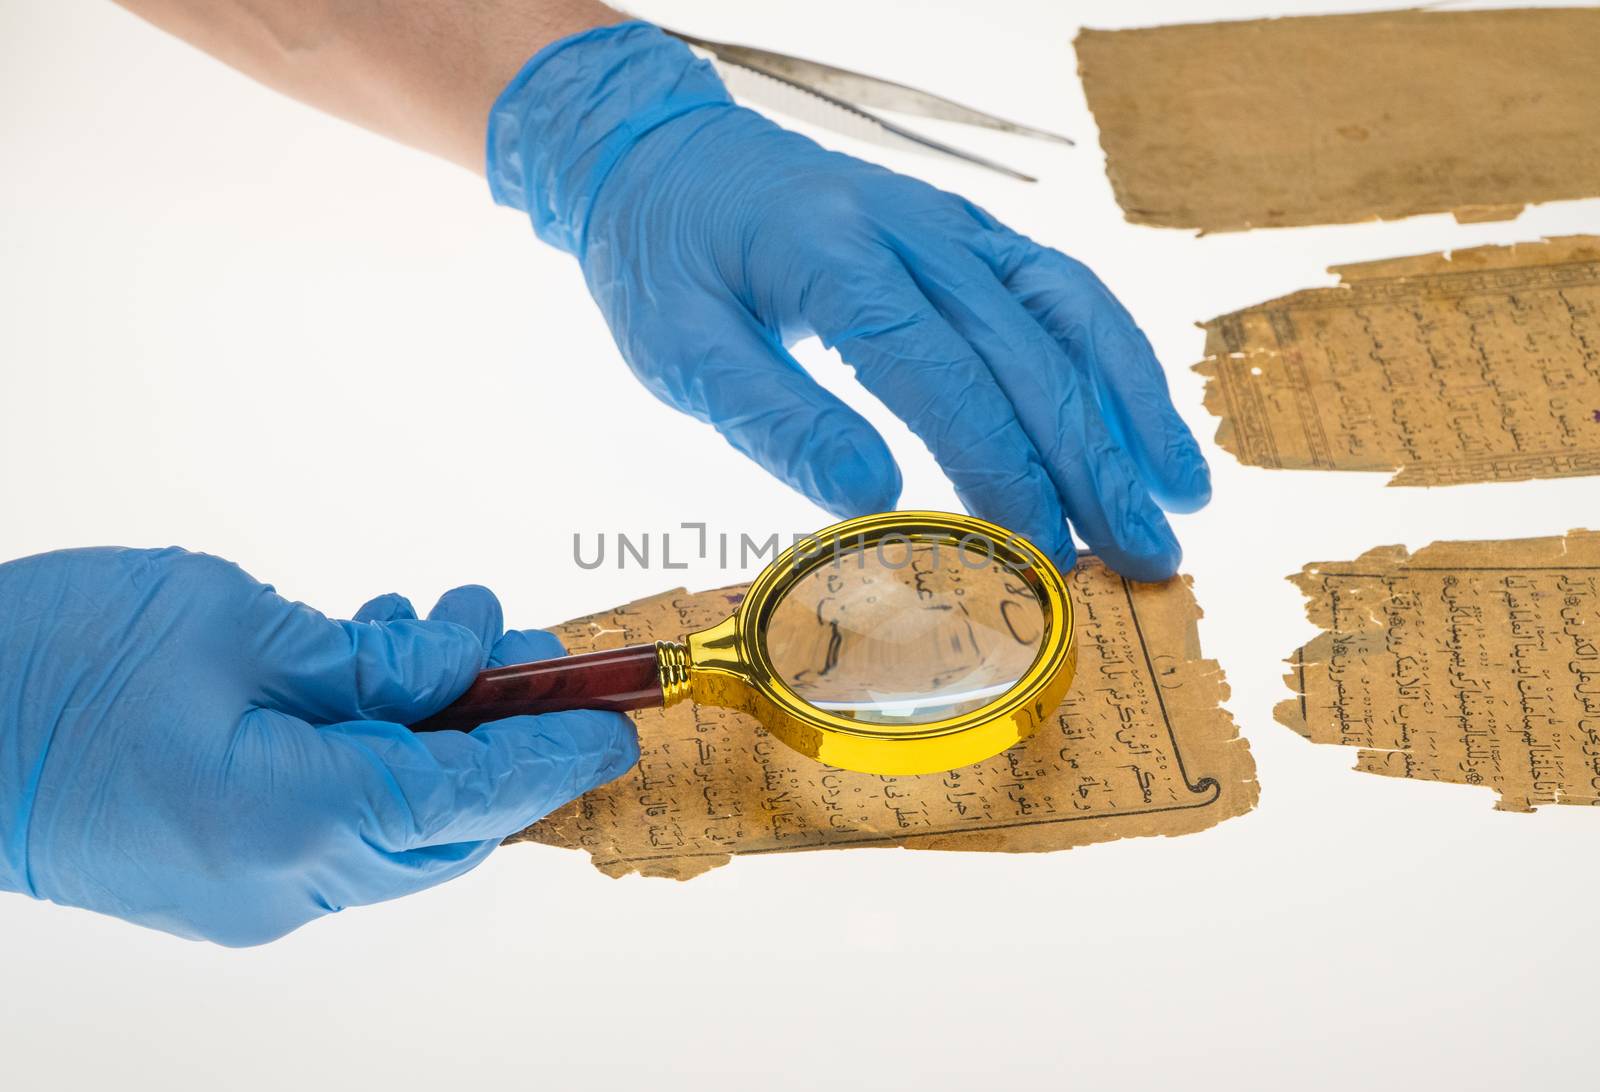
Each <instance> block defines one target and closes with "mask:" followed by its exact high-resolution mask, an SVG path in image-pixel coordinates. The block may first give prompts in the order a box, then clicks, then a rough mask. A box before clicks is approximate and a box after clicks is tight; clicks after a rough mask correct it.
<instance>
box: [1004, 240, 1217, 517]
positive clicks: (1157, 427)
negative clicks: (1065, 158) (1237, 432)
mask: <svg viewBox="0 0 1600 1092" xmlns="http://www.w3.org/2000/svg"><path fill="white" fill-rule="evenodd" d="M1000 239H1001V242H1000V245H999V246H998V248H997V249H999V250H1000V251H1001V253H1002V255H1003V267H1002V269H1001V279H1002V280H1003V282H1004V283H1005V285H1006V287H1007V288H1009V289H1010V290H1011V292H1012V294H1013V295H1014V296H1016V298H1017V299H1018V300H1019V301H1020V302H1021V303H1022V306H1023V307H1024V308H1025V309H1026V310H1027V311H1028V313H1029V314H1031V315H1032V316H1033V317H1034V319H1035V320H1036V321H1037V322H1038V323H1039V325H1041V326H1043V327H1044V329H1045V330H1046V331H1047V332H1048V333H1049V334H1050V335H1051V336H1052V337H1054V338H1055V339H1056V341H1057V342H1058V343H1060V344H1061V345H1062V347H1063V348H1065V349H1066V351H1067V353H1068V355H1070V356H1071V357H1073V359H1075V360H1076V361H1078V362H1079V363H1080V365H1084V366H1087V367H1089V368H1090V369H1092V371H1093V374H1094V375H1095V377H1096V379H1097V384H1096V389H1097V391H1098V393H1099V396H1100V399H1101V402H1102V409H1103V410H1104V412H1105V416H1106V421H1107V423H1108V424H1109V425H1110V426H1111V428H1112V431H1113V432H1114V433H1115V434H1116V436H1117V438H1118V439H1119V440H1120V441H1122V443H1123V445H1124V446H1125V447H1126V448H1127V449H1128V451H1129V452H1130V453H1131V454H1132V455H1133V457H1134V461H1135V462H1136V463H1137V465H1138V467H1139V472H1140V475H1141V476H1142V477H1143V478H1144V481H1145V483H1146V485H1148V486H1149V488H1150V492H1151V493H1152V494H1154V496H1155V498H1156V500H1157V501H1159V502H1160V503H1161V506H1162V507H1163V508H1166V509H1167V510H1168V511H1171V512H1193V511H1195V510H1196V509H1199V508H1201V507H1203V506H1204V505H1205V503H1206V502H1207V501H1209V500H1210V499H1211V470H1210V468H1209V467H1208V466H1207V465H1206V459H1205V456H1204V455H1202V454H1201V452H1200V445H1199V444H1198V443H1196V442H1195V438H1194V434H1193V433H1191V432H1190V431H1189V426H1188V425H1186V424H1185V423H1184V421H1183V418H1182V417H1180V416H1179V415H1178V411H1177V409H1176V407H1174V406H1173V404H1172V395H1171V392H1170V391H1169V390H1168V388H1167V376H1166V373H1165V372H1164V371H1163V370H1162V368H1161V362H1160V361H1159V360H1157V359H1156V354H1155V350H1154V349H1152V348H1151V347H1150V341H1149V339H1148V338H1146V337H1145V336H1144V331H1142V330H1140V329H1139V326H1138V324H1137V323H1135V322H1134V321H1133V316H1132V315H1130V314H1128V311H1127V308H1125V307H1123V306H1122V303H1121V301H1119V300H1118V299H1117V298H1116V296H1114V295H1112V293H1111V290H1110V289H1109V288H1107V287H1106V286H1105V284H1104V283H1102V282H1101V280H1100V278H1099V277H1097V276H1095V275H1094V273H1093V271H1091V270H1090V269H1089V268H1088V267H1087V266H1085V265H1084V264H1083V263H1082V262H1078V261H1075V260H1074V259H1072V258H1069V257H1067V255H1065V254H1062V253H1061V252H1060V251H1056V250H1051V249H1049V248H1048V247H1042V246H1039V245H1037V244H1035V243H1034V242H1033V241H1032V240H1030V239H1027V238H1025V237H1023V236H1020V235H1017V234H1016V233H1014V232H1010V231H1006V232H1005V233H1004V234H1003V235H1002V236H1001V237H1000Z"/></svg>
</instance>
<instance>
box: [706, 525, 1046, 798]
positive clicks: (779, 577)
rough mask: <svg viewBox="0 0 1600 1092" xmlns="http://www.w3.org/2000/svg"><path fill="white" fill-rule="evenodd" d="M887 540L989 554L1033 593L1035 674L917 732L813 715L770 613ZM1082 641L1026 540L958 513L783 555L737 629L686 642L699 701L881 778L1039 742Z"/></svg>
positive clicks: (837, 532) (831, 533) (857, 530)
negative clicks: (772, 631)
mask: <svg viewBox="0 0 1600 1092" xmlns="http://www.w3.org/2000/svg"><path fill="white" fill-rule="evenodd" d="M891 540H892V541H894V542H896V543H899V542H902V541H903V542H905V543H907V544H909V545H916V544H919V543H938V544H939V545H948V546H951V547H952V548H959V547H962V546H963V545H966V546H967V547H968V548H971V547H972V545H973V544H974V543H984V544H985V547H984V549H985V553H986V554H988V555H989V556H992V557H993V558H994V560H996V561H999V562H1001V563H1002V564H1004V565H1005V566H1006V567H1007V569H1008V570H1009V571H1010V572H1011V573H1012V574H1013V575H1015V576H1016V577H1017V578H1018V579H1021V580H1023V581H1024V582H1025V583H1027V585H1028V587H1029V588H1030V589H1031V590H1032V591H1033V593H1034V595H1035V596H1036V597H1037V599H1038V602H1039V607H1040V610H1041V613H1042V614H1043V621H1044V627H1045V632H1044V634H1043V636H1042V638H1041V640H1040V647H1039V651H1038V652H1037V653H1036V654H1035V656H1034V659H1033V662H1032V664H1031V665H1030V666H1029V667H1028V669H1027V671H1026V672H1024V673H1023V675H1022V676H1021V677H1020V678H1019V679H1018V680H1017V681H1016V683H1015V684H1013V685H1012V687H1011V688H1010V689H1009V690H1007V691H1006V692H1005V693H1004V694H1002V695H1000V696H999V697H996V698H995V699H994V700H993V701H990V702H988V703H986V704H984V705H982V706H980V707H978V708H977V709H973V710H971V711H969V712H966V713H962V714H960V715H958V716H953V717H946V718H942V719H940V720H933V721H927V722H924V723H921V724H917V725H916V726H915V727H914V728H913V729H911V730H907V726H898V727H884V726H878V725H874V724H873V723H871V722H864V721H858V720H853V719H851V718H849V717H843V716H838V715H836V714H833V713H830V712H828V711H826V710H822V709H818V708H816V707H815V706H813V705H811V704H810V703H808V702H807V701H805V699H803V698H801V697H800V696H799V695H798V694H796V693H794V691H792V690H791V689H790V688H789V687H788V686H787V685H786V684H785V683H784V681H783V679H782V677H781V676H780V675H779V674H778V672H777V670H776V669H775V668H774V667H773V664H772V660H771V657H770V656H769V655H768V652H767V647H766V640H765V634H766V625H767V622H768V620H769V619H770V617H771V614H772V612H773V610H775V609H776V607H777V605H778V604H779V603H780V602H782V600H783V598H784V596H785V595H787V594H788V593H789V592H790V591H791V590H792V589H793V588H794V586H795V585H796V584H798V583H799V582H800V581H801V580H803V579H805V578H806V577H807V576H808V575H810V574H811V573H813V572H815V571H816V570H817V569H819V568H822V567H823V566H825V565H828V564H831V563H833V562H834V561H835V559H836V558H838V557H840V556H841V555H842V553H843V552H845V551H859V550H864V549H875V548H877V547H879V546H880V545H882V544H885V543H887V542H889V541H891ZM1075 637H1076V633H1075V627H1074V625H1073V610H1072V599H1071V596H1070V595H1069V594H1068V592H1067V583H1066V579H1065V578H1064V577H1063V576H1062V575H1061V572H1060V571H1059V570H1058V569H1057V568H1056V567H1055V565H1054V564H1053V563H1052V562H1051V561H1050V559H1049V558H1048V557H1046V556H1045V554H1044V553H1043V552H1042V551H1040V550H1039V549H1038V548H1037V547H1035V546H1034V545H1033V544H1032V543H1031V542H1029V541H1028V540H1027V539H1025V538H1023V537H1022V536H1020V535H1018V534H1016V533H1014V532H1012V531H1008V530H1007V529H1005V528H1004V527H1000V526H999V525H997V524H993V523H989V522H988V521H986V520H981V519H978V518H976V517H974V516H967V515H961V514H957V513H953V512H933V511H907V512H883V513H877V514H874V515H869V516H860V517H857V518H855V519H848V520H844V521H843V522H840V523H836V524H834V525H832V526H831V527H825V528H823V529H822V530H820V531H818V532H816V533H815V534H813V535H809V536H806V537H805V538H802V539H800V540H799V541H797V542H796V543H795V544H794V545H792V546H790V547H789V548H788V549H787V550H785V551H783V552H782V553H781V554H779V555H778V557H777V559H776V560H774V561H773V562H772V563H771V564H770V565H768V566H767V567H766V568H765V569H763V570H762V571H761V573H760V574H759V575H758V576H757V577H756V579H755V581H754V582H753V583H752V584H751V585H750V589H749V591H748V592H746V594H745V598H744V600H743V602H741V603H740V604H739V607H738V609H737V610H736V611H735V612H734V614H733V616H732V617H731V618H729V619H727V620H726V621H724V622H723V623H722V624H721V625H718V626H715V627H712V629H710V630H705V631H702V632H701V633H699V634H694V635H692V636H691V637H690V639H689V642H688V644H689V659H690V664H689V670H688V675H689V679H688V680H687V681H688V683H689V685H688V687H686V688H685V689H688V690H690V691H691V693H692V694H693V696H694V698H695V700H697V701H701V702H705V703H707V704H713V705H722V706H726V707H733V708H740V709H744V710H745V711H747V712H750V713H752V714H754V715H755V716H756V717H757V719H759V720H760V721H761V722H762V723H763V724H764V725H765V726H766V727H767V729H768V730H769V731H770V732H772V734H774V735H776V736H777V737H778V738H779V739H781V740H783V742H785V743H786V744H788V745H789V746H790V747H792V748H794V749H795V750H797V751H799V752H801V753H802V754H806V755H809V756H810V757H813V758H816V759H819V760H820V761H823V762H826V763H828V764H829V765H833V766H839V767H841V768H844V769H852V770H859V771H863V772H867V773H877V774H906V773H933V772H937V771H941V770H951V769H956V768H958V767H960V766H966V765H970V764H971V763H973V762H978V761H981V760H983V759H985V758H989V757H991V756H993V755H996V754H999V753H1000V752H1001V751H1003V750H1005V749H1006V748H1007V747H1009V746H1011V745H1012V744H1014V743H1016V742H1018V741H1019V740H1022V739H1026V738H1027V737H1028V736H1030V735H1032V734H1033V732H1034V731H1036V730H1037V728H1038V727H1039V725H1040V724H1042V723H1043V722H1044V720H1045V719H1046V718H1047V717H1048V716H1049V715H1051V714H1052V713H1054V711H1055V709H1056V707H1057V706H1058V705H1059V704H1060V702H1061V699H1062V698H1063V697H1064V696H1065V695H1066V691H1067V689H1068V687H1069V686H1070V685H1071V682H1072V676H1073V673H1074V671H1075V670H1076V666H1077V644H1076V640H1075ZM730 676H732V677H730ZM741 691H742V693H741Z"/></svg>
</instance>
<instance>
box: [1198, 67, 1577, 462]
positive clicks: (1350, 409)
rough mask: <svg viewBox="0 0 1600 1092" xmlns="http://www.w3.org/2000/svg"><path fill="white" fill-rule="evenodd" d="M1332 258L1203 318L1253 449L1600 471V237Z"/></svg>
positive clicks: (1222, 385)
mask: <svg viewBox="0 0 1600 1092" xmlns="http://www.w3.org/2000/svg"><path fill="white" fill-rule="evenodd" d="M1597 56H1600V54H1597ZM1596 67H1597V68H1600V63H1597V65H1596ZM1596 110H1597V114H1596V119H1597V120H1596V126H1597V127H1600V104H1597V106H1596ZM1333 272H1335V273H1338V274H1339V275H1340V276H1341V277H1342V279H1343V281H1344V283H1343V284H1341V285H1340V286H1339V287H1337V288H1315V289H1311V290H1308V291H1304V292H1296V293H1295V294H1294V295H1291V296H1284V297H1282V298H1281V299H1276V300H1273V301H1271V302H1270V303H1264V304H1260V305H1259V306H1256V307H1249V308H1246V309H1245V310H1243V311H1236V312H1234V313H1233V314H1231V315H1224V316H1222V317H1221V318H1217V319H1212V320H1211V321H1210V322H1208V323H1206V324H1205V331H1206V359H1205V361H1204V362H1202V363H1201V364H1199V365H1197V366H1196V367H1195V370H1196V371H1197V372H1199V373H1200V374H1201V375H1203V376H1205V377H1206V380H1207V382H1206V394H1205V404H1206V408H1207V409H1209V410H1210V411H1211V412H1212V413H1214V414H1216V415H1217V416H1218V417H1220V418H1222V423H1221V425H1220V426H1219V427H1218V429H1217V443H1218V444H1220V445H1221V446H1222V447H1224V448H1225V449H1227V450H1228V451H1230V452H1232V453H1233V454H1234V455H1236V456H1238V458H1239V461H1240V462H1242V463H1246V464H1248V465H1251V466H1269V467H1290V468H1294V469H1313V470H1382V471H1392V470H1399V473H1398V474H1397V475H1396V476H1395V477H1394V479H1393V480H1392V481H1391V482H1390V483H1389V484H1391V485H1448V484H1452V483H1459V482H1487V481H1519V480H1522V479H1527V478H1561V477H1573V476H1577V475H1584V474H1600V238H1595V237H1592V236H1574V237H1570V238H1564V239H1551V240H1548V241H1546V242H1542V243H1523V244H1518V245H1516V246H1507V247H1479V248H1476V249H1473V250H1461V251H1456V252H1455V253H1453V254H1451V255H1448V256H1446V255H1442V254H1428V255H1423V256H1420V257H1415V258H1396V259H1393V260H1390V261H1379V262H1366V263H1363V264H1361V265H1346V266H1338V267H1336V268H1335V269H1334V270H1333Z"/></svg>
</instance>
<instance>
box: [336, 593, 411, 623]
mask: <svg viewBox="0 0 1600 1092" xmlns="http://www.w3.org/2000/svg"><path fill="white" fill-rule="evenodd" d="M416 616H417V608H416V607H413V606H412V605H411V600H409V599H407V598H406V597H405V596H403V595H401V594H400V593H399V592H385V593H384V594H382V595H379V596H375V597H374V598H372V599H368V600H367V601H366V602H365V603H363V604H361V609H360V610H358V611H356V612H355V614H354V615H352V616H351V621H353V622H399V621H403V620H405V619H408V618H415V617H416Z"/></svg>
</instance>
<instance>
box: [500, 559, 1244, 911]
mask: <svg viewBox="0 0 1600 1092" xmlns="http://www.w3.org/2000/svg"><path fill="white" fill-rule="evenodd" d="M1069 583H1070V586H1071V594H1072V598H1073V605H1074V609H1075V611H1076V622H1077V634H1078V637H1077V640H1078V674H1077V678H1076V680H1075V682H1074V683H1073V686H1072V690H1071V692H1070V693H1069V694H1068V696H1067V698H1066V700H1065V702H1063V704H1062V705H1061V707H1060V709H1059V711H1058V712H1057V714H1056V715H1055V716H1054V717H1053V718H1051V719H1050V720H1049V721H1047V722H1046V724H1045V726H1044V727H1043V728H1042V729H1040V731H1039V732H1038V733H1037V734H1036V735H1034V736H1033V738H1032V739H1029V740H1026V741H1024V742H1022V743H1019V744H1018V745H1016V746H1015V747H1012V748H1011V749H1010V750H1008V751H1006V752H1005V753H1004V754H1001V755H998V756H996V757H995V758H992V759H989V760H988V761H986V762H980V763H978V764H976V765H973V766H967V767H964V768H962V769H959V770H952V771H950V772H948V773H942V774H927V775H923V776H920V777H878V776H873V775H870V774H861V773H853V772H851V771H848V770H839V769H835V768H833V767H830V766H824V765H822V764H820V763H818V762H816V761H814V760H812V759H809V758H805V757H803V756H802V755H799V754H797V753H795V752H793V751H791V750H789V749H788V748H787V747H786V746H784V745H783V744H782V743H780V742H778V741H777V740H776V739H773V738H772V737H770V736H769V735H767V733H766V732H765V731H764V730H763V729H762V728H761V727H760V726H759V725H758V724H757V723H756V722H755V721H754V720H752V719H751V718H749V717H747V716H745V715H744V714H742V713H733V712H728V711H726V710H722V709H713V708H708V707H697V706H695V705H693V704H691V703H689V702H683V703H680V704H678V705H675V706H673V707H672V708H671V709H666V710H648V711H645V712H642V713H636V714H633V716H634V717H635V718H636V719H637V721H638V725H639V745H640V750H641V757H640V760H639V764H638V766H636V767H635V768H634V769H633V770H631V771H630V772H629V773H627V774H626V775H624V776H623V777H621V778H619V779H618V780H616V781H614V782H612V783H611V784H609V785H604V786H601V787H600V788H598V789H595V790H594V791H592V792H590V793H587V794H586V795H584V796H583V797H581V798H579V799H578V800H576V801H574V802H573V803H572V804H569V805H568V806H566V807H564V808H562V809H560V810H559V811H557V812H555V813H554V814H552V815H550V816H549V817H547V818H546V819H544V820H542V821H541V822H539V823H537V824H535V825H534V826H532V827H530V828H529V829H528V830H526V831H524V832H522V834H520V835H517V836H516V837H515V838H513V839H512V841H535V842H543V843H547V844H550V845H557V846H564V847H568V848H572V849H583V850H586V851H588V853H589V854H590V855H591V857H592V859H593V861H594V865H595V867H596V868H598V869H600V871H602V872H605V873H606V874H608V875H612V876H622V875H626V874H628V873H630V872H638V873H643V874H645V875H650V876H667V877H674V878H677V879H689V878H691V877H693V876H696V875H699V874H700V873H702V872H705V871H706V870H708V869H711V868H715V867H717V866H718V865H722V864H726V863H727V862H728V860H729V859H730V858H731V857H733V856H735V855H739V854H750V853H774V852H783V851H788V850H807V849H849V848H856V847H885V846H902V847H905V848H907V849H944V850H975V851H977V850H986V851H999V852H1008V853H1020V852H1039V851H1045V850H1056V849H1068V848H1070V847H1072V846H1078V845H1086V844H1088V843H1091V842H1105V841H1111V840H1114V839H1117V838H1124V837H1130V836H1135V835H1152V834H1187V833H1191V832H1194V831H1199V830H1204V829H1205V828H1207V827H1210V826H1214V825H1215V824H1217V823H1219V822H1221V821H1222V820H1224V819H1227V818H1230V817H1232V816H1236V815H1241V814H1243V813H1244V812H1247V811H1249V810H1250V809H1251V808H1252V807H1253V806H1254V805H1255V802H1256V796H1257V789H1256V782H1255V764H1254V762H1253V761H1252V760H1251V757H1250V750H1249V746H1248V745H1247V744H1246V743H1245V741H1244V740H1243V739H1241V738H1240V737H1239V734H1238V730H1237V729H1236V727H1235V725H1234V723H1233V718H1232V717H1231V716H1230V715H1229V714H1228V712H1227V711H1226V710H1225V709H1223V708H1221V706H1220V703H1221V702H1222V700H1223V699H1224V698H1226V696H1227V684H1226V683H1225V682H1224V681H1223V678H1222V672H1221V670H1220V669H1219V668H1218V667H1217V665H1216V663H1215V662H1214V661H1211V660H1206V659H1204V658H1203V657H1202V655H1201V652H1200V647H1199V637H1198V633H1197V631H1196V626H1195V623H1196V621H1197V620H1198V619H1199V617H1200V610H1199V608H1198V607H1197V606H1196V604H1195V601H1194V596H1193V595H1192V593H1191V592H1190V589H1189V585H1188V582H1187V580H1186V579H1177V580H1172V581H1169V582H1167V583H1165V584H1134V583H1130V582H1128V581H1125V580H1123V579H1122V578H1121V577H1119V576H1117V575H1115V574H1114V573H1112V572H1111V571H1110V570H1108V569H1106V568H1105V567H1104V566H1103V565H1102V564H1100V562H1099V561H1098V560H1096V559H1094V558H1085V559H1083V560H1082V561H1081V562H1080V563H1079V565H1078V567H1077V568H1076V569H1075V570H1074V571H1073V572H1072V573H1071V574H1070V576H1069ZM743 594H744V587H743V586H739V587H732V588H723V589H720V590H716V591H708V592H699V593H695V594H690V593H687V592H684V591H681V590H680V591H674V592H668V593H666V594H663V595H658V596H655V597H653V598H650V599H643V600H640V601H638V602H636V603H630V604H628V605H627V606H624V607H618V608H617V609H615V610H611V611H605V612H602V613H600V614H596V615H591V616H589V617H587V618H579V619H576V620H575V621H572V622H568V623H566V624H564V625H561V626H557V627H555V632H556V633H557V634H558V635H559V636H560V637H561V639H562V640H563V642H565V644H566V646H567V648H568V650H569V651H571V652H575V653H576V652H588V651H591V650H596V649H604V648H615V647H618V646H621V645H627V644H635V643H638V642H642V641H655V640H677V639H679V638H681V637H682V636H683V635H684V634H687V633H690V632H692V631H695V630H698V629H703V628H705V627H707V626H710V625H713V624H714V623H716V622H718V621H721V620H722V619H723V618H724V617H726V616H727V615H728V614H730V613H731V612H732V611H733V609H734V608H735V607H736V606H737V605H738V604H739V602H740V600H741V599H742V598H743Z"/></svg>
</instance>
